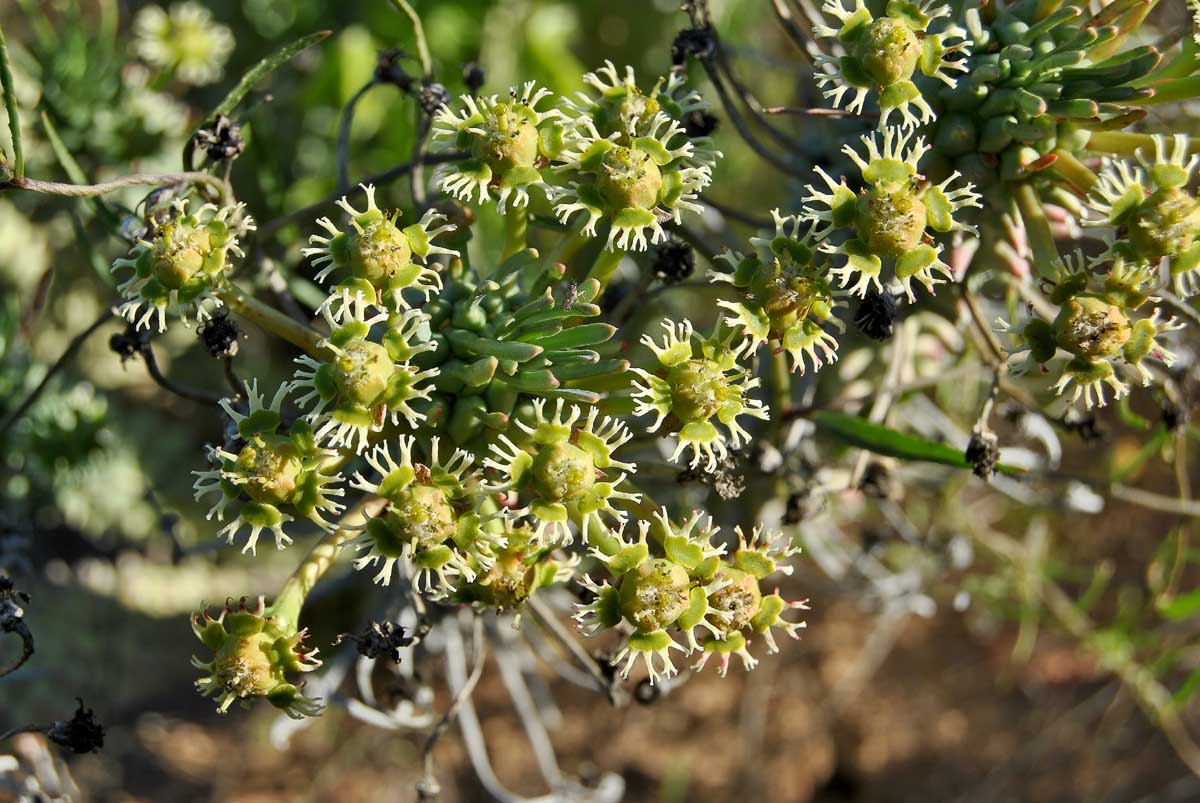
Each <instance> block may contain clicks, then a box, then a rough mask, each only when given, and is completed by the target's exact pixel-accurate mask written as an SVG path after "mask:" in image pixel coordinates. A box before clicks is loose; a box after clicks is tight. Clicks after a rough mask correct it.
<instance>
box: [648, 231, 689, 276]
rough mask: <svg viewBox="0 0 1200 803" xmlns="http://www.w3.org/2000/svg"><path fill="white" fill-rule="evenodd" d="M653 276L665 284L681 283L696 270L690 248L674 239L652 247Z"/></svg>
mask: <svg viewBox="0 0 1200 803" xmlns="http://www.w3.org/2000/svg"><path fill="white" fill-rule="evenodd" d="M653 267H654V276H655V278H657V279H660V280H662V281H663V282H665V283H666V284H675V283H676V282H682V281H683V280H684V279H686V278H687V277H689V276H691V275H692V272H693V271H694V270H696V254H695V252H694V251H692V247H691V246H690V245H688V244H687V243H685V242H683V241H682V240H676V239H675V238H674V237H672V238H670V239H668V240H667V241H665V242H663V243H661V244H659V245H656V246H655V247H654V266H653Z"/></svg>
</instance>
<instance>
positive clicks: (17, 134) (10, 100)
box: [0, 30, 25, 178]
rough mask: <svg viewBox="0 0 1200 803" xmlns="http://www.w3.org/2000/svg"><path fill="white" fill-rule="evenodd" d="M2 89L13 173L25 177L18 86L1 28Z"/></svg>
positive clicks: (0, 76) (0, 77)
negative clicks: (14, 79) (18, 109)
mask: <svg viewBox="0 0 1200 803" xmlns="http://www.w3.org/2000/svg"><path fill="white" fill-rule="evenodd" d="M0 90H2V91H3V92H4V110H5V112H6V113H7V114H8V131H9V136H10V138H11V140H10V141H11V144H12V151H13V173H14V174H15V175H16V177H17V178H25V154H24V152H23V151H22V149H21V115H20V113H19V112H18V111H17V88H16V82H15V81H13V74H12V64H10V63H9V60H8V44H7V43H6V42H5V41H4V31H3V30H0Z"/></svg>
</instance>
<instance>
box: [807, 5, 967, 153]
mask: <svg viewBox="0 0 1200 803" xmlns="http://www.w3.org/2000/svg"><path fill="white" fill-rule="evenodd" d="M844 2H845V0H827V1H826V3H825V4H824V5H823V6H822V7H821V10H822V11H823V12H825V13H826V14H828V15H829V16H831V17H834V18H836V19H837V20H838V22H839V24H838V25H837V27H832V26H828V25H816V26H814V27H813V34H814V35H815V36H817V37H818V38H826V39H833V40H835V46H836V49H837V52H838V55H836V56H832V57H831V56H825V55H818V56H817V58H816V67H817V81H818V82H819V83H820V85H821V86H822V87H826V86H832V87H833V88H832V89H827V90H825V92H824V95H825V97H826V98H830V99H832V101H833V105H834V107H840V106H841V105H842V102H843V101H844V100H845V98H846V96H847V95H849V96H850V101H849V103H847V105H846V108H847V109H848V110H849V111H852V112H856V113H859V114H861V113H862V111H863V106H864V104H865V103H866V99H867V95H868V94H869V93H870V91H871V90H872V89H875V90H877V92H878V101H879V109H880V111H881V112H882V113H881V114H880V115H879V128H880V129H881V130H882V129H884V128H886V127H887V124H888V119H889V118H890V117H891V116H892V113H893V112H897V111H898V112H899V113H900V117H901V121H902V125H903V126H904V127H906V128H915V127H916V126H917V125H919V124H921V123H928V122H930V121H931V120H933V119H934V111H933V107H932V106H930V105H929V103H928V101H926V100H925V97H924V96H923V93H922V91H921V89H920V88H919V87H918V86H917V85H916V84H915V83H913V76H914V75H915V74H916V72H917V70H918V69H920V71H921V73H923V74H924V75H926V76H928V77H930V78H936V79H938V80H939V81H941V82H942V83H944V84H946V85H947V86H949V87H953V86H955V84H956V83H957V80H956V79H955V78H954V77H952V76H951V75H950V73H951V72H966V70H967V60H966V58H965V56H969V55H970V53H971V41H970V40H969V39H968V38H967V31H966V30H965V29H963V28H962V27H960V26H959V25H956V24H954V23H948V24H943V25H942V26H941V31H940V32H939V33H931V32H930V31H929V28H930V26H931V25H933V24H935V23H936V21H937V20H938V19H941V18H945V17H949V16H950V13H951V10H950V6H949V5H948V4H937V5H935V3H934V2H933V0H921V1H920V2H910V1H906V0H889V2H888V3H887V7H886V9H885V12H884V15H883V16H874V15H872V13H871V12H870V10H868V8H867V4H866V2H865V0H853V6H852V7H851V8H849V9H847V8H846V7H845V5H843V3H844ZM913 109H915V110H916V112H917V113H919V114H920V116H919V117H918V116H917V113H914V111H913Z"/></svg>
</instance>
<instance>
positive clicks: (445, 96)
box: [417, 81, 450, 115]
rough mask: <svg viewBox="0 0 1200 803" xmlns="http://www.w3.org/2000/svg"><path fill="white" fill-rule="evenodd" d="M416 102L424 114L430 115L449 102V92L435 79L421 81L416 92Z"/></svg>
mask: <svg viewBox="0 0 1200 803" xmlns="http://www.w3.org/2000/svg"><path fill="white" fill-rule="evenodd" d="M417 102H419V103H420V104H421V108H422V109H424V110H425V113H426V114H429V115H432V114H433V113H434V112H436V111H437V110H438V109H440V108H442V107H443V106H445V105H446V104H448V103H449V102H450V92H449V90H447V89H446V87H445V86H443V85H442V84H439V83H438V82H437V81H423V82H422V83H421V89H420V90H419V91H418V92H417Z"/></svg>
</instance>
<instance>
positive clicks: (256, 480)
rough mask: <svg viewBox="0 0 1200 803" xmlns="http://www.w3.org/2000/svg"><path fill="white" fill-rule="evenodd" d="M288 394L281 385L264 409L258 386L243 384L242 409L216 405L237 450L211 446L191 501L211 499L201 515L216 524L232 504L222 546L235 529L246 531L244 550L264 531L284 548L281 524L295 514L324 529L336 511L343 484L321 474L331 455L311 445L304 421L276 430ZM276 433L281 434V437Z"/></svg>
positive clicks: (252, 547)
mask: <svg viewBox="0 0 1200 803" xmlns="http://www.w3.org/2000/svg"><path fill="white" fill-rule="evenodd" d="M288 390H289V386H288V385H286V384H285V385H282V386H280V388H279V390H278V391H277V392H276V393H275V397H274V398H273V399H272V400H271V403H270V404H269V405H265V406H264V405H263V397H262V396H261V395H259V393H258V381H257V380H251V381H250V382H248V383H246V394H245V395H246V400H247V410H246V412H245V413H242V412H239V411H238V410H237V409H235V408H234V406H233V404H232V403H231V402H230V401H229V400H228V399H222V400H221V407H222V409H224V410H225V412H226V414H227V415H228V416H229V417H230V418H231V419H232V420H233V422H234V423H235V424H236V425H237V432H238V443H239V444H240V445H238V446H236V447H235V448H236V451H232V450H229V449H224V448H210V450H209V460H210V461H211V462H212V463H213V464H214V468H212V469H209V470H208V471H196V472H193V473H194V474H195V475H196V483H195V490H196V498H197V499H201V498H203V497H205V496H208V495H210V494H217V495H218V497H217V501H216V503H215V504H214V505H213V507H212V509H210V510H209V511H208V518H209V519H211V518H212V517H213V516H214V515H215V516H216V517H217V520H218V521H224V520H225V514H226V508H227V506H228V505H229V504H230V503H231V502H236V503H237V504H238V514H237V517H236V518H234V520H233V521H231V522H230V523H229V524H226V525H225V526H224V527H222V528H221V529H220V530H219V531H218V533H217V534H218V535H224V536H225V537H226V540H228V541H229V543H231V544H232V543H233V540H234V538H235V536H236V535H237V533H238V531H239V530H241V528H242V527H249V528H250V537H249V538H248V539H247V540H246V546H245V547H244V548H243V549H242V551H243V552H251V553H253V552H254V551H255V548H256V546H257V544H258V536H259V534H260V533H261V532H262V531H263V530H264V529H266V530H271V531H272V532H273V533H274V535H275V545H276V546H277V547H278V548H280V549H282V548H283V547H284V546H285V545H287V544H289V543H291V541H292V539H291V538H289V537H288V536H287V535H286V534H285V533H284V530H283V525H284V524H285V523H286V522H288V521H291V520H292V518H293V516H292V515H291V513H296V514H298V515H299V516H301V517H303V518H306V519H308V520H309V521H312V522H313V523H315V524H316V525H317V526H319V527H321V528H322V529H325V530H330V529H332V524H330V522H329V521H328V520H327V519H326V518H325V517H326V516H327V515H337V514H339V513H341V512H342V510H343V506H342V505H341V504H339V503H338V502H336V501H334V500H335V498H336V497H340V496H342V495H343V494H344V493H345V491H344V490H343V489H342V488H340V487H338V485H339V484H340V483H341V481H342V478H341V476H340V475H337V474H329V473H326V471H325V469H324V467H323V466H324V463H325V461H326V460H328V459H329V458H331V457H332V456H333V455H334V453H333V452H331V451H329V450H327V449H322V448H320V447H318V446H317V443H316V439H315V438H314V436H313V431H312V427H310V426H309V425H308V423H307V422H306V421H303V420H301V421H294V422H292V424H290V425H289V426H288V427H286V428H283V427H282V423H281V418H280V414H279V411H280V406H281V405H282V403H283V400H284V397H285V396H286V395H287V392H288ZM281 430H282V431H281Z"/></svg>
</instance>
